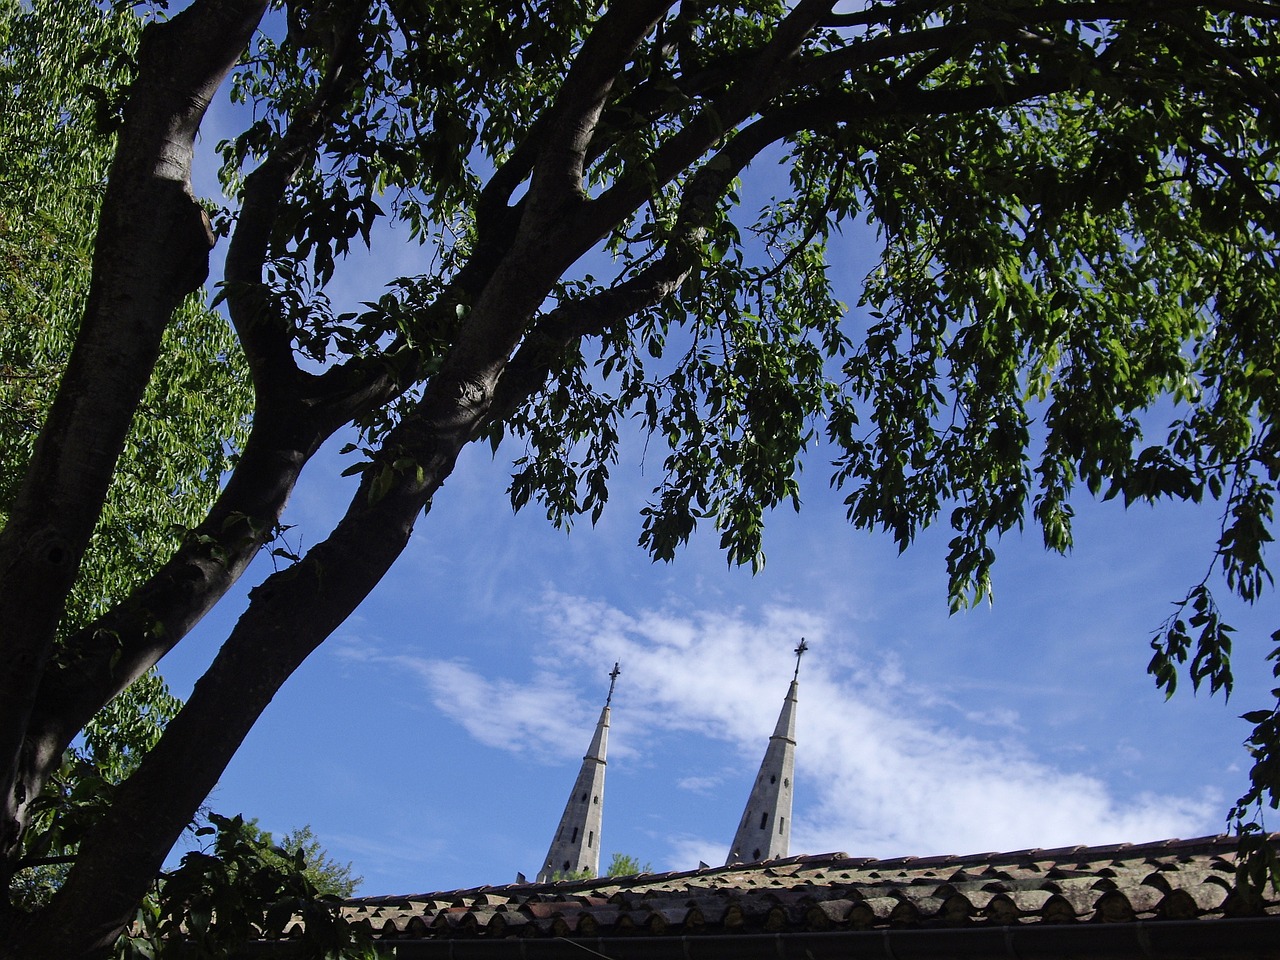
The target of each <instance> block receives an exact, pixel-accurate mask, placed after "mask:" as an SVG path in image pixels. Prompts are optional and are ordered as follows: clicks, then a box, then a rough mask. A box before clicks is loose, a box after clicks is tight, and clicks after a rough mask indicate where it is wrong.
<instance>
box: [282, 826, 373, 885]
mask: <svg viewBox="0 0 1280 960" xmlns="http://www.w3.org/2000/svg"><path fill="white" fill-rule="evenodd" d="M263 840H264V842H265V843H266V844H268V845H271V846H275V844H273V842H272V837H271V834H269V833H266V834H264V835H263ZM278 849H279V850H280V851H281V852H282V853H283V854H284V855H285V856H286V857H288V858H291V859H293V860H297V861H300V862H301V863H302V864H303V869H304V871H305V873H306V874H307V876H308V877H309V878H310V879H311V883H312V884H313V885H314V886H315V888H316V890H318V891H319V892H320V893H321V894H322V895H324V896H329V897H350V896H352V895H354V894H355V892H356V887H358V886H360V884H361V883H363V882H364V877H359V876H356V875H354V874H353V873H352V871H351V862H350V861H348V862H347V863H339V862H338V861H337V860H334V859H333V858H332V857H330V856H329V853H328V851H326V850H325V848H324V847H323V846H322V845H321V843H320V838H319V837H317V836H316V835H315V831H313V830H312V829H311V824H309V823H304V824H303V825H302V826H300V827H298V828H297V829H296V830H290V831H289V832H288V833H286V834H285V835H284V836H283V837H281V838H280V843H279V845H278Z"/></svg>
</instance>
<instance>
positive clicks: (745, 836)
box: [725, 637, 809, 866]
mask: <svg viewBox="0 0 1280 960" xmlns="http://www.w3.org/2000/svg"><path fill="white" fill-rule="evenodd" d="M808 649H809V645H808V644H807V643H805V642H804V638H803V637H802V638H801V640H800V645H799V646H798V647H796V650H795V653H796V670H795V673H794V674H793V675H792V677H791V688H790V689H789V690H788V691H787V698H786V700H784V701H783V702H782V712H781V713H780V714H779V715H778V725H777V726H776V727H774V730H773V736H772V737H770V738H769V746H768V748H767V749H766V750H765V752H764V760H763V761H761V763H760V772H759V774H757V775H756V782H755V785H754V786H752V788H751V796H750V797H748V798H747V809H746V810H745V811H744V812H743V814H742V822H741V823H739V824H738V832H737V833H735V834H734V836H733V845H732V846H730V847H729V856H728V859H726V860H725V866H731V865H733V864H735V863H754V862H756V861H758V860H774V859H776V858H778V857H785V856H786V855H787V850H788V848H789V846H790V840H791V790H792V785H793V781H794V779H795V769H796V697H797V693H798V691H799V687H800V658H801V657H802V656H804V652H805V651H806V650H808Z"/></svg>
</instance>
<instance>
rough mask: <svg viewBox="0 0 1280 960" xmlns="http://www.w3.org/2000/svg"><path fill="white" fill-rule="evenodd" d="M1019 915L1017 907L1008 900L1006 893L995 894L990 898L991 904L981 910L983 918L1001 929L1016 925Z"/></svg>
mask: <svg viewBox="0 0 1280 960" xmlns="http://www.w3.org/2000/svg"><path fill="white" fill-rule="evenodd" d="M1020 914H1021V912H1020V911H1019V910H1018V905H1017V904H1016V903H1014V902H1013V900H1012V899H1010V897H1009V895H1008V894H1007V893H1000V894H996V896H994V897H992V898H991V902H990V903H988V904H987V905H986V906H985V907H984V908H983V909H982V915H983V916H984V917H986V918H987V919H988V920H990V921H991V922H992V923H995V924H999V925H1000V926H1002V927H1003V926H1010V925H1012V924H1015V923H1017V922H1018V917H1019V916H1020Z"/></svg>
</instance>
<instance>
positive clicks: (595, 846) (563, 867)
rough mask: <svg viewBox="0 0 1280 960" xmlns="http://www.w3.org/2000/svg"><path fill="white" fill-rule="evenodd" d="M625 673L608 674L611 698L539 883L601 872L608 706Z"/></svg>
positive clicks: (557, 831) (588, 751) (606, 702)
mask: <svg viewBox="0 0 1280 960" xmlns="http://www.w3.org/2000/svg"><path fill="white" fill-rule="evenodd" d="M621 672H622V671H621V670H619V669H618V665H617V664H616V663H615V664H614V665H613V672H612V673H610V674H609V696H608V697H606V698H605V701H604V709H603V710H601V711H600V719H599V721H597V723H596V732H595V735H594V736H592V738H591V746H590V747H588V748H587V755H586V756H585V757H583V758H582V769H581V770H579V771H578V779H577V780H576V781H574V784H573V792H572V793H570V794H569V800H568V802H567V803H566V804H565V805H564V814H563V815H562V816H561V817H560V826H559V827H558V828H557V830H556V835H555V839H553V840H552V841H551V848H550V849H549V850H548V851H547V857H546V859H545V860H544V861H543V864H542V869H541V870H539V871H538V882H539V883H546V882H548V881H549V880H551V879H552V877H553V876H555V875H556V874H560V875H561V876H562V877H564V876H568V875H569V874H571V873H581V872H582V871H584V870H588V871H590V873H591V876H596V875H597V874H598V873H599V872H600V826H601V823H602V821H603V811H604V768H605V752H606V750H607V749H608V746H609V704H610V703H611V702H612V701H613V685H614V684H615V683H617V680H618V674H620V673H621Z"/></svg>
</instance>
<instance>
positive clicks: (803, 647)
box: [791, 637, 809, 680]
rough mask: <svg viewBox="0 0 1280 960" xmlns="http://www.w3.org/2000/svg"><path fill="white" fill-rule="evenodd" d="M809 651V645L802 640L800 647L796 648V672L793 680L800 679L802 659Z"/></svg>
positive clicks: (792, 677)
mask: <svg viewBox="0 0 1280 960" xmlns="http://www.w3.org/2000/svg"><path fill="white" fill-rule="evenodd" d="M808 649H809V645H808V644H807V643H805V642H804V637H801V638H800V646H798V647H796V651H795V653H796V672H795V673H794V674H792V676H791V679H792V680H799V679H800V658H801V657H803V656H804V652H805V651H806V650H808Z"/></svg>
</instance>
